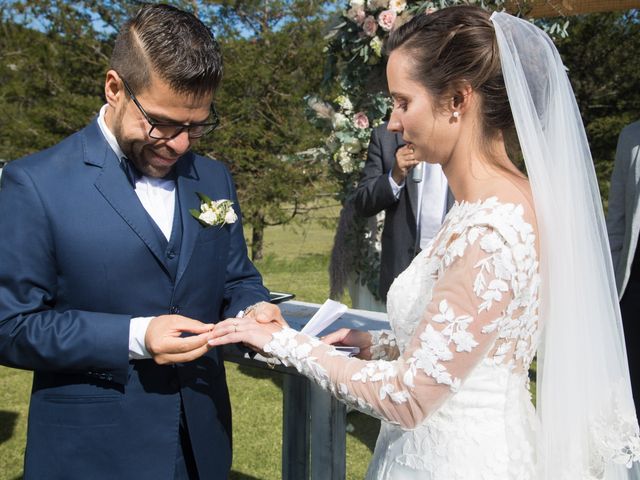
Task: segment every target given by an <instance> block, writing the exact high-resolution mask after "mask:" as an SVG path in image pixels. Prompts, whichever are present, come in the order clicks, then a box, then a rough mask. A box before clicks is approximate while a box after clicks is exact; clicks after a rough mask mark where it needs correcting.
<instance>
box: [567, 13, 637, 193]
mask: <svg viewBox="0 0 640 480" xmlns="http://www.w3.org/2000/svg"><path fill="white" fill-rule="evenodd" d="M570 33H571V35H570V36H569V38H567V39H564V40H562V41H559V42H558V49H559V51H560V53H561V55H562V58H563V60H564V63H565V65H566V66H567V68H568V69H569V78H570V79H571V83H572V85H573V88H574V92H575V94H576V99H577V101H578V107H579V109H580V114H581V115H582V119H583V121H584V124H585V128H586V131H587V137H588V138H589V145H590V147H591V154H592V155H593V159H594V164H595V168H596V173H597V174H598V181H599V184H600V191H601V194H602V196H603V198H607V197H608V192H609V179H610V177H611V171H612V169H613V160H614V156H615V149H616V144H617V139H618V135H619V134H620V131H621V130H622V128H623V127H624V126H625V125H627V124H629V123H631V122H633V121H635V120H638V119H639V118H640V90H639V89H638V86H639V85H640V70H639V69H638V66H637V59H638V57H639V56H640V15H639V13H638V11H637V10H631V11H629V12H623V13H600V14H592V15H584V16H580V17H575V18H573V19H572V20H571V28H570Z"/></svg>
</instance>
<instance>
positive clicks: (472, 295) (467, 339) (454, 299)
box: [265, 227, 537, 428]
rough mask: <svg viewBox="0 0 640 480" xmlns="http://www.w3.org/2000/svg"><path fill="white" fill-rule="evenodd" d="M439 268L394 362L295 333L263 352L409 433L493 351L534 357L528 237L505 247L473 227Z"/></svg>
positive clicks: (280, 336) (498, 358) (494, 355)
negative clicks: (344, 351) (352, 354)
mask: <svg viewBox="0 0 640 480" xmlns="http://www.w3.org/2000/svg"><path fill="white" fill-rule="evenodd" d="M529 237H533V235H529ZM442 264H443V267H442V272H441V274H440V276H439V278H438V280H437V281H436V283H435V285H434V289H433V295H432V298H431V301H430V302H429V303H428V305H427V308H426V311H425V312H424V314H423V317H422V320H421V322H420V324H419V325H418V326H417V328H416V330H415V332H414V335H413V337H412V339H411V343H410V345H409V346H408V348H407V349H406V350H405V351H404V353H403V355H402V356H401V357H399V358H398V359H397V360H394V361H384V360H375V361H364V360H360V359H356V358H346V357H343V356H341V355H339V354H338V353H337V352H336V350H335V349H334V348H333V347H331V346H329V345H326V344H323V343H321V342H320V341H318V340H317V339H313V338H310V337H308V336H306V335H303V334H300V333H298V332H296V331H295V330H292V329H285V330H282V331H281V332H278V333H276V334H274V335H273V339H272V340H271V341H270V342H269V343H268V344H267V345H266V346H265V351H267V352H269V353H271V354H273V355H274V356H275V357H277V358H279V359H280V360H281V361H283V362H284V363H285V364H288V365H293V366H295V368H297V369H298V370H299V371H300V372H301V373H302V374H304V375H306V376H308V377H310V378H311V379H313V380H314V381H316V382H317V383H319V384H320V385H321V386H322V387H323V388H326V389H329V390H330V391H331V392H332V393H333V394H334V395H335V396H336V397H338V398H339V399H341V400H342V401H344V402H345V403H347V404H350V405H353V406H355V407H356V408H358V409H360V410H363V411H365V412H366V413H369V414H371V415H373V416H375V417H378V418H381V419H384V420H386V421H388V422H391V423H395V424H398V425H400V426H402V427H404V428H414V427H416V426H418V425H419V424H421V423H422V422H423V421H424V420H425V419H426V418H427V417H428V416H429V415H430V414H431V413H432V412H433V411H435V410H436V409H437V408H438V407H439V406H440V405H441V404H442V402H443V401H444V400H445V399H446V398H447V397H448V396H450V395H452V394H454V393H455V392H456V391H457V390H458V389H459V388H460V386H461V383H462V382H463V381H464V379H465V377H466V376H467V375H468V374H469V373H470V372H471V370H472V369H473V368H474V367H475V366H476V365H478V363H479V362H481V361H482V360H483V359H484V358H487V357H488V356H489V355H488V354H489V353H490V352H491V361H494V362H497V363H505V362H509V361H511V359H514V358H526V359H529V358H530V357H531V356H532V351H531V343H532V342H531V330H532V328H531V325H530V321H527V320H526V319H527V318H531V317H532V316H531V315H528V314H529V313H530V312H528V310H527V309H528V308H531V303H532V302H531V299H532V298H535V295H533V297H532V292H531V291H530V288H535V287H531V286H532V285H533V283H534V282H531V281H530V280H531V277H532V276H534V275H536V271H537V270H536V269H537V263H536V262H535V250H534V241H533V239H532V238H528V239H527V243H526V244H524V245H523V244H520V243H519V244H518V245H509V243H508V242H507V241H506V240H505V238H504V237H503V236H501V235H500V234H498V233H497V232H496V231H495V230H493V229H492V228H489V227H476V228H473V229H471V230H469V231H465V232H463V233H462V234H460V235H459V236H458V237H457V239H455V240H454V241H452V242H451V243H450V245H449V246H448V247H447V249H446V252H445V253H444V255H443V256H442ZM515 292H517V294H516V293H515ZM533 303H535V302H533ZM527 315H528V316H527ZM533 330H535V328H534V329H533Z"/></svg>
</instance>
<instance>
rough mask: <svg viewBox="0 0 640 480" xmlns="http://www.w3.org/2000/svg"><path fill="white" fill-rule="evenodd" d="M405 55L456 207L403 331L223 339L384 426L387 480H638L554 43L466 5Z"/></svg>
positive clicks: (579, 151)
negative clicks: (342, 350) (532, 370)
mask: <svg viewBox="0 0 640 480" xmlns="http://www.w3.org/2000/svg"><path fill="white" fill-rule="evenodd" d="M387 51H388V53H389V58H388V64H387V78H388V82H389V91H390V94H391V97H392V99H393V112H392V114H391V118H390V121H389V128H390V129H392V130H395V131H398V132H401V133H402V135H403V138H404V140H405V142H407V143H409V144H411V145H413V147H414V150H415V152H416V157H417V158H426V159H428V161H429V162H433V163H439V164H440V165H442V168H443V170H444V172H445V174H446V176H447V179H448V181H449V185H450V187H451V190H452V191H453V193H454V195H455V198H456V199H457V201H456V203H455V205H454V207H453V208H452V209H451V211H450V212H449V213H448V215H447V217H446V220H445V222H444V224H443V226H442V228H441V230H440V232H439V233H438V235H437V237H436V238H435V239H434V240H433V242H432V243H431V244H430V246H429V247H428V248H426V249H425V250H423V251H422V252H421V253H420V254H419V255H418V256H417V257H416V258H415V259H414V261H413V263H412V264H411V265H410V266H409V267H408V268H407V270H405V271H404V272H403V273H402V274H401V275H400V276H398V278H397V279H396V280H395V282H394V284H393V285H392V287H391V290H390V292H389V299H388V312H389V321H390V324H391V328H392V330H391V331H384V332H360V331H355V330H341V331H338V332H336V333H334V334H331V335H329V336H328V337H326V338H325V339H324V340H325V342H321V341H319V340H318V339H315V338H310V337H308V336H306V335H304V334H301V333H298V332H296V331H295V330H292V329H290V328H288V327H286V326H285V327H284V328H283V327H282V326H281V325H279V324H277V323H275V322H273V323H259V322H257V321H256V320H255V319H253V318H249V317H245V318H241V319H229V320H226V321H224V322H221V323H220V324H218V325H216V327H215V329H214V331H213V333H212V339H211V340H210V342H209V343H210V344H211V345H212V346H215V345H222V344H226V343H233V342H243V343H245V344H248V345H250V346H252V347H254V348H256V349H259V350H261V351H263V352H265V353H267V354H268V355H271V356H273V357H275V358H277V359H279V360H280V361H282V362H283V363H285V364H288V365H293V366H295V367H296V368H297V369H298V370H299V371H300V372H301V373H302V374H304V375H306V376H308V377H309V378H311V379H313V380H315V381H316V382H318V383H319V384H320V385H321V386H323V387H324V388H327V389H329V390H330V391H331V392H332V393H333V394H334V395H335V396H336V397H338V398H339V399H341V400H342V401H344V402H345V403H347V404H349V405H352V406H354V407H356V408H358V409H360V410H362V411H364V412H366V413H369V414H370V415H373V416H375V417H378V418H380V419H381V420H382V428H381V431H380V435H379V438H378V441H377V444H376V449H375V452H374V455H373V460H372V462H371V465H370V467H369V471H368V475H367V477H368V478H371V479H394V480H395V479H425V480H426V479H432V480H455V479H459V480H470V479H487V480H489V479H490V480H500V479H548V480H562V479H567V480H579V479H580V480H581V479H601V478H606V479H623V478H630V477H631V476H632V475H634V474H633V473H631V472H632V471H631V470H627V468H625V467H631V466H632V463H633V462H634V461H636V460H638V458H639V455H640V439H639V436H638V423H637V420H636V416H635V411H634V407H633V403H632V401H631V393H630V391H631V390H630V384H629V375H628V370H627V366H626V354H625V351H624V343H623V339H622V334H621V328H620V315H619V312H618V307H617V301H616V300H617V297H616V293H615V283H614V281H613V271H612V267H611V262H610V260H609V257H608V255H609V254H608V251H609V249H608V245H607V240H606V233H605V231H604V226H603V225H604V224H603V219H602V211H601V209H602V206H601V204H600V197H599V192H598V188H597V183H596V180H595V174H594V170H593V166H592V161H591V156H590V153H589V150H588V145H587V141H586V137H585V134H584V130H583V127H582V123H581V120H580V116H579V113H578V110H577V107H576V104H575V100H574V98H573V93H572V91H571V87H570V85H569V82H568V79H567V76H566V73H565V71H564V67H563V65H562V62H561V60H560V57H559V55H558V53H557V51H556V49H555V47H554V46H553V44H552V42H551V41H550V39H549V38H548V37H547V36H546V34H544V33H543V32H542V31H541V30H539V29H537V28H536V27H535V26H533V25H532V24H530V23H528V22H526V21H524V20H520V19H517V18H515V17H512V16H510V15H508V14H506V13H494V14H493V15H491V16H490V15H489V14H488V13H487V12H485V11H484V10H482V9H480V8H476V7H470V6H467V7H452V8H447V9H443V10H440V11H438V12H436V13H433V14H431V15H420V16H418V17H416V18H414V19H413V20H412V21H410V22H409V23H407V24H405V25H403V26H402V27H400V28H399V29H398V30H396V31H394V32H392V34H391V36H390V38H389V41H388V44H387ZM513 133H517V139H518V144H519V147H520V150H521V152H522V156H523V158H524V162H525V165H526V175H525V173H523V172H521V171H520V170H519V169H518V168H517V167H516V165H515V164H514V162H513V161H512V158H513V157H510V156H509V154H508V153H507V152H508V148H507V144H508V138H510V137H511V136H513V137H514V138H515V136H514V135H511V134H513ZM416 163H417V162H416ZM330 344H343V345H352V346H358V347H360V351H361V353H360V356H359V358H346V357H344V356H341V355H339V354H337V352H336V350H335V348H334V347H333V346H332V345H330ZM536 353H537V369H538V370H537V371H538V378H537V380H538V382H537V409H535V410H534V407H533V404H532V402H531V396H530V394H529V379H528V370H529V367H530V365H531V362H532V360H533V359H534V356H535V355H536ZM634 478H635V477H634Z"/></svg>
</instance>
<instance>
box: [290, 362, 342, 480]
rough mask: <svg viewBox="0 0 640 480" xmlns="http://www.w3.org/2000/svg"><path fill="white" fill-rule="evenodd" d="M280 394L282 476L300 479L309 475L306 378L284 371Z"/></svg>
mask: <svg viewBox="0 0 640 480" xmlns="http://www.w3.org/2000/svg"><path fill="white" fill-rule="evenodd" d="M282 394H283V399H282V479H283V480H304V479H307V478H309V430H310V428H309V424H310V420H311V412H310V408H309V407H310V405H309V380H307V379H306V378H305V377H302V376H299V375H296V374H293V375H290V374H285V375H284V377H283V379H282ZM325 415H326V412H325V413H324V414H323V416H325ZM343 455H344V452H343Z"/></svg>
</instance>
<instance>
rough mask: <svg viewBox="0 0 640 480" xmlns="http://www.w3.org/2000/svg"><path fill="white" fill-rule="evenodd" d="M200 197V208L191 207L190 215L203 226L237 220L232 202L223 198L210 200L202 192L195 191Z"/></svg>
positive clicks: (221, 224) (225, 223)
mask: <svg viewBox="0 0 640 480" xmlns="http://www.w3.org/2000/svg"><path fill="white" fill-rule="evenodd" d="M196 193H197V195H198V197H199V198H200V210H196V209H195V208H192V209H190V210H189V212H190V213H191V215H193V217H194V218H195V219H196V220H198V221H199V222H200V223H201V224H202V225H203V226H205V227H213V226H215V225H220V226H221V227H222V226H224V225H227V224H231V223H235V222H236V220H238V216H237V215H236V212H235V210H234V209H233V202H232V201H231V200H227V199H226V198H223V199H221V200H211V199H210V198H209V197H207V196H206V195H205V194H204V193H199V192H196Z"/></svg>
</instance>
